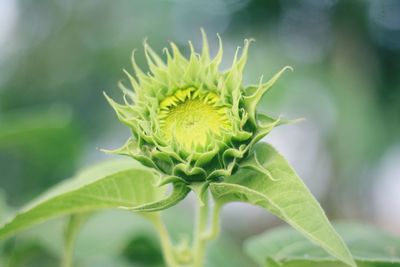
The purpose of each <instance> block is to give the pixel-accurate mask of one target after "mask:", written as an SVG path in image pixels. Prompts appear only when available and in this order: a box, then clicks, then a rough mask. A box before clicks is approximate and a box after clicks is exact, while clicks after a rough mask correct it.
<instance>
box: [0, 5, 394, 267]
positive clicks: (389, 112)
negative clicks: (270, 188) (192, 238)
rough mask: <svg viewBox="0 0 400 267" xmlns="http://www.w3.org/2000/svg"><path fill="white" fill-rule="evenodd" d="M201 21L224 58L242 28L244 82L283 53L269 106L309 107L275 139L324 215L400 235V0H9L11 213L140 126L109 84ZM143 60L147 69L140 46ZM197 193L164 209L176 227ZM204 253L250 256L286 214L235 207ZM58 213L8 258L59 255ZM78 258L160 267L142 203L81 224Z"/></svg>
mask: <svg viewBox="0 0 400 267" xmlns="http://www.w3.org/2000/svg"><path fill="white" fill-rule="evenodd" d="M200 27H204V28H205V30H206V31H207V33H208V35H209V39H210V42H211V50H212V51H213V52H215V51H216V49H217V38H216V33H219V34H220V35H221V36H222V39H223V41H224V46H225V47H224V50H225V58H224V63H223V65H224V67H228V66H229V63H230V60H231V58H232V56H233V53H234V51H235V49H236V47H237V46H241V45H242V44H243V39H244V38H254V39H255V40H256V42H255V43H254V44H253V46H252V49H251V50H250V55H249V63H248V65H247V68H246V75H245V81H246V82H247V83H256V82H257V81H258V79H259V77H260V76H261V75H264V79H266V78H268V77H270V76H272V75H273V74H274V73H275V72H276V71H278V70H279V69H281V68H282V67H283V66H285V65H291V66H293V67H294V69H295V71H294V72H293V73H287V74H285V75H284V76H283V78H281V80H280V81H279V82H278V84H277V86H275V88H274V89H273V90H272V91H270V92H269V93H268V95H266V96H265V97H264V98H263V102H262V104H261V109H262V110H263V111H266V112H269V113H270V114H273V115H284V116H285V117H287V118H298V117H304V118H306V120H305V121H304V122H302V123H298V124H295V125H290V126H283V127H282V128H279V129H276V130H274V131H273V133H272V134H270V135H269V136H267V137H266V138H265V141H267V142H270V143H272V144H273V145H275V146H276V147H277V148H278V149H279V150H280V151H281V152H282V153H283V154H284V155H285V156H286V157H287V158H288V160H289V161H290V162H291V163H292V164H293V165H294V167H295V169H296V170H297V171H298V173H299V174H300V176H301V177H303V179H304V180H305V182H306V183H307V185H308V186H309V187H310V188H311V190H312V192H313V193H314V194H315V195H316V197H317V198H318V199H319V201H320V202H321V203H322V206H323V207H324V209H325V210H326V211H327V213H328V216H329V217H330V218H332V219H334V220H357V221H363V222H367V223H370V224H374V225H377V226H379V227H381V228H383V229H385V230H386V231H388V232H390V233H392V234H393V235H400V1H396V0H385V1H379V0H355V1H345V0H302V1H301V0H297V1H295V0H293V1H290V0H285V1H283V0H282V1H265V0H243V1H240V0H202V1H195V0H182V1H178V0H175V1H174V0H160V1H156V0H147V1H138V0H137V1H128V0H120V1H107V0H96V1H95V0H88V1H79V0H63V1H50V0H40V1H16V0H1V1H0V170H1V174H0V217H2V218H4V217H5V216H6V215H7V214H8V213H9V212H12V211H13V210H14V209H15V208H17V207H20V206H21V205H22V204H23V203H25V202H27V201H29V200H30V199H32V198H33V197H35V196H37V195H38V194H39V193H40V192H42V191H43V190H45V189H46V188H48V187H50V186H51V185H54V184H55V183H57V182H59V181H61V180H63V179H66V178H68V177H69V176H72V175H73V174H74V173H76V171H77V170H78V169H80V168H82V167H84V166H88V165H90V164H92V163H95V162H98V161H101V160H102V159H105V158H109V157H110V156H107V155H104V154H103V153H102V152H100V151H99V150H98V148H116V147H118V146H120V145H121V144H122V143H123V142H124V140H125V139H126V138H127V137H128V136H129V130H128V129H127V128H126V127H124V126H123V125H122V124H120V123H119V122H118V121H117V119H116V117H115V116H114V113H113V111H112V110H111V108H110V107H109V106H108V105H107V103H106V101H105V99H104V97H103V96H102V91H107V93H109V94H110V95H112V96H115V98H116V99H118V98H119V97H120V92H119V90H118V89H117V86H116V84H117V82H118V81H119V80H125V77H124V76H123V73H122V68H126V69H128V70H130V69H131V65H130V54H131V51H132V50H133V49H134V48H137V49H139V50H140V49H141V47H142V42H143V40H144V39H145V38H147V39H148V42H149V43H150V44H151V45H152V46H153V47H154V49H155V50H156V51H159V52H161V50H162V48H163V47H165V46H167V45H168V41H174V42H176V43H177V44H178V45H179V46H180V47H181V48H182V50H183V51H184V52H185V53H186V54H187V52H188V45H187V41H188V40H192V41H193V42H194V44H195V46H196V47H197V48H200V37H201V36H200V30H199V29H200ZM138 60H139V65H140V66H142V67H143V68H146V66H145V62H144V57H143V53H138ZM192 215H193V214H192V212H191V202H190V199H189V200H188V201H186V202H185V203H182V204H180V205H179V206H178V207H175V208H173V209H172V210H170V211H168V214H167V219H168V218H169V219H168V221H169V227H170V228H171V230H172V231H173V232H174V235H175V236H176V237H178V236H179V232H181V231H189V230H190V228H191V227H192V220H191V219H192ZM222 223H223V228H224V231H223V234H222V237H221V239H220V240H219V241H218V242H215V243H214V244H213V247H212V248H211V249H210V257H209V260H208V266H238V267H243V266H246V267H247V266H255V265H254V263H253V262H251V261H250V259H249V258H247V256H246V255H244V253H242V252H241V244H242V241H243V240H244V239H246V238H247V237H249V236H252V235H255V234H258V233H261V232H263V231H264V230H266V229H268V228H271V227H274V226H276V225H279V224H282V222H281V221H279V220H277V219H276V218H274V217H272V216H270V215H269V214H267V213H266V212H264V211H263V210H261V209H259V208H256V207H251V206H249V205H244V204H232V205H229V206H227V207H226V208H225V209H224V210H223V220H222ZM62 224H63V220H62V219H60V220H55V221H52V222H49V223H46V224H44V225H40V226H38V227H35V228H34V229H32V230H29V231H26V232H24V233H23V234H21V235H19V236H18V237H17V238H13V239H10V240H8V241H2V242H1V243H0V255H1V256H0V265H1V266H11V267H21V266H29V267H35V266H40V267H46V266H57V262H58V257H59V252H60V247H61V243H62V241H61V234H62ZM76 259H77V266H82V267H83V266H96V267H101V266H117V267H119V266H121V267H123V266H162V260H161V255H160V252H159V246H158V242H157V238H156V236H155V235H154V233H153V231H152V229H151V227H149V226H148V225H147V224H146V222H145V221H144V220H143V219H141V218H139V217H137V216H135V215H132V214H127V213H124V212H118V211H108V212H105V213H100V214H98V215H95V216H94V217H93V218H92V219H91V220H90V221H89V222H88V224H87V225H86V226H85V227H84V229H83V230H82V235H81V236H80V237H79V239H78V244H77V251H76Z"/></svg>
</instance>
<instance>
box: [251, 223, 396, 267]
mask: <svg viewBox="0 0 400 267" xmlns="http://www.w3.org/2000/svg"><path fill="white" fill-rule="evenodd" d="M335 229H336V230H337V231H338V233H340V235H341V236H342V237H343V239H344V240H345V241H346V243H347V244H348V246H349V249H350V251H351V252H352V254H353V257H354V259H355V261H356V262H357V265H358V266H369V267H378V266H379V267H382V266H388V267H389V266H392V267H395V266H400V238H395V237H393V236H391V235H389V234H387V233H385V232H383V231H382V230H379V229H376V228H374V227H372V226H367V225H362V224H357V223H338V224H335ZM245 249H246V251H247V253H248V254H249V255H250V256H251V257H252V258H253V259H254V260H255V261H257V262H258V263H260V264H261V265H263V266H267V267H272V266H282V267H283V266H284V267H288V266H293V267H294V266H296V267H316V266H321V267H322V266H323V267H325V266H326V267H344V266H345V265H344V264H343V263H341V262H339V261H338V260H337V259H335V258H333V257H332V256H330V255H329V254H327V253H326V252H325V251H324V250H322V249H321V248H319V247H318V246H316V245H314V244H313V243H311V242H310V241H309V240H307V239H306V238H304V237H303V236H301V235H300V234H299V233H297V232H296V231H294V230H293V229H291V228H289V227H287V226H285V227H279V228H276V229H273V230H271V231H267V232H265V233H264V234H262V235H259V236H257V237H254V238H251V239H250V240H248V241H247V242H246V243H245ZM265 263H266V264H265ZM274 264H275V265H274Z"/></svg>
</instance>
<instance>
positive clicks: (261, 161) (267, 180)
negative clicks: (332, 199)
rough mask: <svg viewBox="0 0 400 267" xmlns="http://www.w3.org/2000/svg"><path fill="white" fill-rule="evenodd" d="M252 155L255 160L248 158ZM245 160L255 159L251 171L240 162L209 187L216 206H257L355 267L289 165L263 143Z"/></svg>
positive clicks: (247, 165) (320, 210) (321, 212)
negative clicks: (226, 203)
mask: <svg viewBox="0 0 400 267" xmlns="http://www.w3.org/2000/svg"><path fill="white" fill-rule="evenodd" d="M254 154H255V155H256V157H252V155H254ZM249 158H250V159H251V158H253V159H256V160H254V162H253V164H254V168H249V164H251V162H249V161H248V160H247V161H244V162H245V164H246V168H241V169H239V171H238V172H237V173H236V174H235V175H233V176H230V177H228V178H227V179H225V181H224V182H221V183H211V184H210V189H211V192H212V193H213V195H214V198H215V199H216V200H217V201H220V202H232V201H243V202H248V203H251V204H255V205H258V206H261V207H263V208H265V209H267V210H268V211H270V212H271V213H273V214H274V215H276V216H278V217H279V218H281V219H282V220H284V221H286V222H287V223H289V224H290V225H291V226H292V227H294V228H295V229H296V230H298V231H299V232H301V233H302V234H304V235H305V236H306V237H307V238H309V239H310V240H312V241H313V242H315V243H316V244H318V245H320V246H321V247H323V248H324V249H325V250H326V251H328V252H329V253H330V254H331V255H333V256H335V257H336V258H338V259H339V260H341V261H343V262H345V263H346V264H348V265H350V266H355V264H354V261H353V259H352V256H351V254H350V252H349V251H348V249H347V247H346V245H345V244H344V242H343V241H342V239H341V238H340V237H339V236H338V234H337V233H336V232H335V230H334V229H333V227H332V226H331V224H330V223H329V221H328V219H327V217H326V215H325V213H324V211H323V210H322V208H321V206H320V205H319V204H318V202H317V201H316V200H315V198H314V197H313V196H312V194H311V193H310V191H309V190H308V189H307V187H306V186H305V185H304V183H303V182H302V180H301V179H300V178H299V177H298V176H297V174H296V173H295V172H294V170H293V169H292V168H291V167H290V165H289V163H288V162H287V161H286V160H285V159H284V158H283V157H282V156H281V155H280V154H279V153H278V152H277V151H276V150H275V149H274V148H273V147H272V146H270V145H268V144H265V143H259V144H257V145H255V147H254V150H253V151H252V154H251V155H250V156H249ZM239 166H240V165H239ZM261 168H262V169H261ZM267 174H268V175H267Z"/></svg>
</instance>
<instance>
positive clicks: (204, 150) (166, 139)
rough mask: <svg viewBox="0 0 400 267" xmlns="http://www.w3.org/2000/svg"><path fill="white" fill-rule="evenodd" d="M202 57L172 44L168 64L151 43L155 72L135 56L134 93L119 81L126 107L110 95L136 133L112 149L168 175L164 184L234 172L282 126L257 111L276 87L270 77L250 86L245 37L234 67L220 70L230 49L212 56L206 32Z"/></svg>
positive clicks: (151, 64)
mask: <svg viewBox="0 0 400 267" xmlns="http://www.w3.org/2000/svg"><path fill="white" fill-rule="evenodd" d="M202 34H203V48H202V51H201V53H200V54H198V53H197V52H196V51H195V49H194V48H193V45H192V44H191V43H190V42H189V46H190V50H191V52H190V56H189V58H186V57H184V56H183V55H182V54H181V52H180V51H179V49H178V47H177V46H176V45H175V44H174V43H171V49H170V50H171V51H172V52H171V51H170V50H169V49H167V48H165V49H164V53H165V55H166V62H165V61H164V60H163V59H161V57H160V56H159V55H158V54H156V53H155V52H154V51H153V50H152V49H151V48H150V46H149V45H148V44H147V43H145V44H144V51H145V55H146V59H147V62H148V65H149V72H148V73H144V72H143V71H142V70H141V69H140V68H139V67H138V66H137V64H136V61H135V58H134V53H133V56H132V63H133V69H134V71H135V75H134V76H132V75H131V74H129V72H127V71H125V73H126V75H127V76H128V78H129V81H130V83H131V87H132V89H133V90H130V89H127V88H126V87H125V86H123V85H122V84H120V87H121V89H122V91H123V93H124V104H118V103H116V102H115V101H113V100H112V99H111V98H109V97H108V96H106V97H107V99H108V101H109V103H110V104H111V106H112V107H113V108H114V109H115V111H116V113H117V115H118V117H119V119H120V120H121V121H122V122H123V123H125V124H126V125H127V126H129V128H130V129H131V130H132V137H131V138H130V139H129V140H128V141H127V143H126V144H125V145H124V146H123V147H122V148H120V149H117V150H114V151H112V152H114V153H118V154H124V155H129V156H131V157H133V158H135V159H136V160H138V161H140V162H142V163H143V164H144V165H146V166H148V167H152V168H155V169H157V170H158V171H159V172H161V173H163V174H165V175H164V176H165V178H164V179H165V181H166V182H168V181H173V180H176V179H179V180H182V181H184V182H186V183H190V182H198V181H212V180H219V179H223V177H224V176H227V175H231V174H232V173H233V172H234V171H235V170H236V169H237V166H238V163H239V162H240V161H241V160H242V159H243V158H244V157H246V155H247V154H248V153H249V151H250V150H251V148H252V146H253V145H254V144H255V143H256V142H257V141H259V140H260V139H261V138H262V137H264V136H265V135H266V134H268V133H269V132H270V131H271V130H272V128H274V127H275V126H277V125H278V124H280V123H282V121H281V120H280V119H273V118H271V117H269V116H266V115H263V114H259V113H257V112H256V105H257V103H258V102H259V100H260V99H261V97H262V95H263V94H264V93H265V92H266V91H267V90H268V89H269V88H270V87H271V86H272V85H273V84H274V83H275V81H276V80H277V79H278V77H279V76H280V75H281V74H282V73H283V72H284V70H286V69H288V68H290V67H285V68H283V69H282V70H281V71H280V72H279V73H278V74H276V75H275V76H274V77H273V78H272V79H271V80H269V81H268V82H266V83H262V82H261V81H260V83H259V84H258V85H253V86H247V87H245V86H243V83H242V80H243V69H244V67H245V64H246V61H247V54H248V48H249V45H250V43H251V40H245V42H244V47H243V50H242V52H241V53H240V56H239V48H238V49H237V51H236V54H235V57H234V59H233V63H232V65H231V67H230V68H229V69H228V70H227V71H225V72H220V70H219V66H220V63H221V60H222V54H223V48H222V42H221V39H220V38H219V50H218V52H217V54H216V56H215V57H214V58H211V57H210V54H209V48H208V41H207V38H206V35H205V33H204V31H202Z"/></svg>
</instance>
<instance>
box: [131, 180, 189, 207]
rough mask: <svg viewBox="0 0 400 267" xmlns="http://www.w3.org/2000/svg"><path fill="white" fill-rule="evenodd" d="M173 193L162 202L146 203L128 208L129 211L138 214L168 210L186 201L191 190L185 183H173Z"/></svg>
mask: <svg viewBox="0 0 400 267" xmlns="http://www.w3.org/2000/svg"><path fill="white" fill-rule="evenodd" d="M172 185H173V188H172V193H171V194H170V195H169V196H168V197H166V198H164V199H161V200H157V201H154V202H150V203H146V204H143V205H139V206H136V207H132V208H128V209H129V210H133V211H137V212H150V211H160V210H164V209H167V208H169V207H171V206H173V205H175V204H176V203H178V202H179V201H181V200H182V199H184V198H185V197H186V196H187V194H189V192H190V188H189V187H188V186H187V185H186V184H185V183H182V182H180V183H177V182H175V183H173V184H172Z"/></svg>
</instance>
